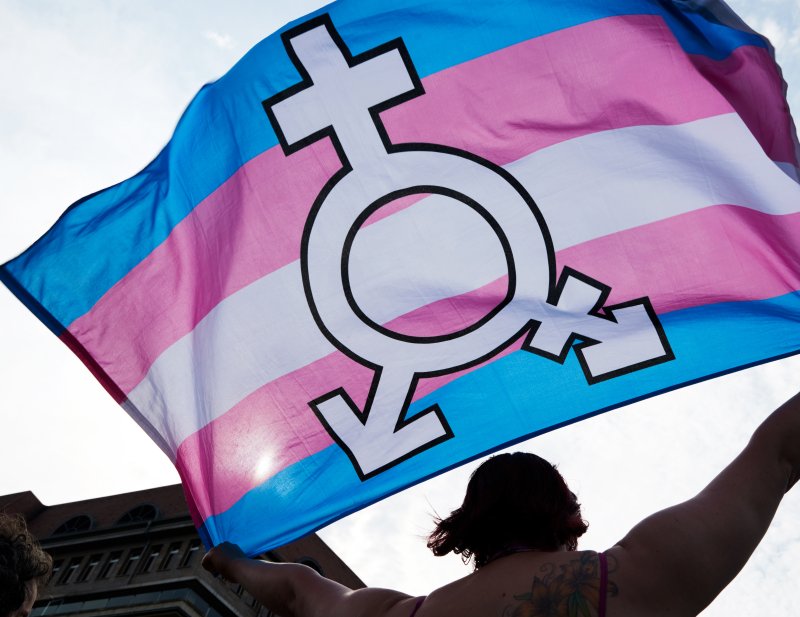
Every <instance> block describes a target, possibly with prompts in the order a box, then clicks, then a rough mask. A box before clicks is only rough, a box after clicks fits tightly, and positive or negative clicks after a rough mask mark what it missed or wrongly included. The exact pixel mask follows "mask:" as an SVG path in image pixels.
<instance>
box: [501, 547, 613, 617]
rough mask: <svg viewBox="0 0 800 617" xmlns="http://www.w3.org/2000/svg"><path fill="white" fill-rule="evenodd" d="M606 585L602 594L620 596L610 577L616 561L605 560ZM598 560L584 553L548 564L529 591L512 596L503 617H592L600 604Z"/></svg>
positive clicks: (534, 578) (535, 576) (593, 554)
mask: <svg viewBox="0 0 800 617" xmlns="http://www.w3.org/2000/svg"><path fill="white" fill-rule="evenodd" d="M606 561H607V563H608V574H609V576H608V582H607V587H606V590H605V593H606V595H607V596H616V595H617V593H619V589H618V588H617V585H616V583H614V582H613V581H612V580H611V574H612V573H613V572H614V571H615V570H616V568H617V562H616V560H615V559H614V558H613V557H611V556H607V557H606ZM600 592H601V590H600V559H599V557H598V556H597V553H591V552H585V553H581V555H580V557H578V558H577V559H573V560H571V561H568V562H567V563H562V564H558V565H556V564H554V563H547V564H544V565H543V566H542V567H541V568H540V574H538V575H534V577H533V581H532V583H531V588H530V591H528V592H526V593H522V594H519V595H516V594H515V595H514V600H516V602H514V603H513V604H509V605H508V606H507V607H506V608H505V610H504V611H503V617H594V616H595V615H597V607H598V605H599V602H600Z"/></svg>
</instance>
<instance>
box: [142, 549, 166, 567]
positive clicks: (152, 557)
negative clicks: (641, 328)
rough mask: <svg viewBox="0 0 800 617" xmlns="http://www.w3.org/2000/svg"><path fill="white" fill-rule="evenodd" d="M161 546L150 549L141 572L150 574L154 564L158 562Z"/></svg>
mask: <svg viewBox="0 0 800 617" xmlns="http://www.w3.org/2000/svg"><path fill="white" fill-rule="evenodd" d="M162 548H163V547H162V545H161V544H156V545H155V546H151V547H150V549H149V550H148V551H147V555H146V556H145V558H144V560H143V561H142V566H141V567H140V568H139V572H140V573H141V572H150V570H151V569H152V568H153V564H155V562H156V561H157V560H158V556H159V555H160V554H161V549H162Z"/></svg>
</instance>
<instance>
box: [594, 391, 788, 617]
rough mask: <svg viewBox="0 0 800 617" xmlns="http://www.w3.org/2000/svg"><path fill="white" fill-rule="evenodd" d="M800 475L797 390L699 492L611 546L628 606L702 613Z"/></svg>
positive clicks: (636, 610) (647, 611)
mask: <svg viewBox="0 0 800 617" xmlns="http://www.w3.org/2000/svg"><path fill="white" fill-rule="evenodd" d="M799 476H800V395H796V396H795V397H794V398H792V399H790V400H789V401H787V402H786V403H784V404H783V405H782V406H781V407H780V408H778V409H777V410H776V411H775V412H773V413H772V414H771V415H770V416H769V417H768V418H767V419H766V420H765V421H764V422H763V423H762V424H761V426H759V428H758V429H757V430H756V432H755V433H754V434H753V436H752V437H751V438H750V442H749V443H748V444H747V446H746V447H745V449H744V450H743V451H742V453H741V454H739V456H737V457H736V458H735V459H734V460H733V461H732V462H731V463H730V464H729V465H728V466H727V467H726V468H725V469H724V470H723V471H722V472H721V473H720V474H719V475H718V476H717V477H716V478H715V479H714V480H713V481H712V482H711V483H710V484H709V485H708V486H707V487H706V488H705V489H703V490H702V491H701V492H700V493H699V494H698V495H697V496H696V497H694V498H692V499H690V500H688V501H686V502H684V503H681V504H678V505H676V506H673V507H671V508H667V509H666V510H662V511H661V512H658V513H656V514H654V515H652V516H650V517H648V518H646V519H645V520H643V521H642V522H641V523H639V524H638V525H636V527H634V528H633V529H632V530H631V531H630V533H628V535H627V536H625V538H624V539H623V540H622V541H620V542H619V544H617V545H616V546H614V547H613V548H611V549H610V550H609V551H607V554H609V555H611V556H612V557H613V558H614V559H615V560H616V564H617V570H616V572H615V574H614V576H615V580H616V582H617V584H618V585H619V590H620V594H619V597H618V601H619V603H620V608H621V609H623V612H627V611H630V612H631V614H636V615H642V616H645V615H660V614H664V615H667V614H668V615H675V616H678V615H697V613H699V612H700V611H701V610H703V608H705V607H706V606H707V605H708V604H710V603H711V601H712V600H713V599H714V598H715V597H716V596H717V595H718V594H719V592H720V591H722V589H723V588H724V587H725V586H726V585H727V584H728V583H729V582H730V581H731V580H732V579H733V578H734V576H736V574H737V573H738V572H739V571H740V570H741V569H742V567H743V566H744V564H745V563H746V562H747V560H748V558H749V557H750V555H751V554H752V552H753V551H754V550H755V548H756V546H757V545H758V543H759V542H760V541H761V538H762V537H763V536H764V534H765V533H766V531H767V528H768V527H769V524H770V522H771V521H772V518H773V516H774V515H775V511H776V510H777V508H778V504H779V503H780V501H781V499H782V498H783V495H784V494H785V493H786V491H788V490H789V489H790V488H791V487H792V485H794V483H795V482H796V481H797V479H798V477H799ZM624 609H627V610H624Z"/></svg>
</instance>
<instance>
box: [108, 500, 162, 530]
mask: <svg viewBox="0 0 800 617" xmlns="http://www.w3.org/2000/svg"><path fill="white" fill-rule="evenodd" d="M157 518H158V509H157V508H156V507H155V506H154V505H151V504H149V503H144V504H142V505H140V506H136V507H135V508H133V509H132V510H129V511H128V512H126V513H125V514H124V515H123V517H122V518H121V519H119V520H118V521H117V523H116V524H117V525H128V524H130V523H146V522H147V521H153V520H155V519H157Z"/></svg>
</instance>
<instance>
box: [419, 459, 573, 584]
mask: <svg viewBox="0 0 800 617" xmlns="http://www.w3.org/2000/svg"><path fill="white" fill-rule="evenodd" d="M587 528H588V525H587V523H586V521H584V520H583V519H582V518H581V507H580V504H579V503H578V500H577V498H576V497H575V494H574V493H573V492H572V491H570V490H569V488H568V487H567V484H566V482H564V478H562V477H561V474H560V473H559V472H558V470H557V469H556V468H555V466H553V465H552V464H550V463H548V462H547V461H546V460H544V459H543V458H540V457H538V456H536V455H535V454H529V453H527V452H515V453H513V454H500V455H498V456H493V457H492V458H490V459H489V460H487V461H486V462H484V463H483V464H482V465H481V466H480V467H478V468H477V469H476V470H475V471H474V473H473V474H472V476H471V477H470V479H469V484H468V485H467V494H466V495H465V496H464V503H463V504H461V507H459V508H456V509H455V510H453V512H452V513H451V514H450V516H448V517H447V518H445V519H437V521H436V528H435V529H434V530H433V533H431V535H430V537H429V538H428V548H429V549H431V550H432V551H433V554H434V555H436V556H441V555H446V554H448V553H450V552H453V553H456V554H459V555H461V558H462V559H463V561H464V563H468V562H469V560H470V559H474V560H475V569H478V568H480V567H481V566H484V565H486V564H487V563H488V562H489V561H490V560H491V559H492V557H495V556H497V555H499V554H501V553H502V552H503V551H511V550H513V549H515V548H522V547H524V548H531V549H537V550H542V551H555V550H559V549H560V548H561V547H562V546H563V547H566V548H567V549H568V550H571V551H574V550H575V549H576V548H577V547H578V538H579V537H580V536H582V535H583V534H584V532H585V531H586V529H587Z"/></svg>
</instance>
